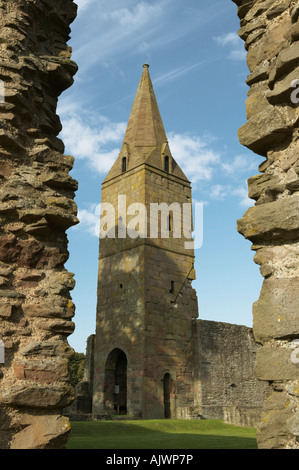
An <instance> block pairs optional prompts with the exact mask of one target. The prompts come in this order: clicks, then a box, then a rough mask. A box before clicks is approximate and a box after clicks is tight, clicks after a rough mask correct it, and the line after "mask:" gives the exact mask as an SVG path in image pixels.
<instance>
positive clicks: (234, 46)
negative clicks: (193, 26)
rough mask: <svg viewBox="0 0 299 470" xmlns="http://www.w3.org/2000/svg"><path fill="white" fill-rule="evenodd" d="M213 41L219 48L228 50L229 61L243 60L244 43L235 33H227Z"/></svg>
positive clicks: (244, 54)
mask: <svg viewBox="0 0 299 470" xmlns="http://www.w3.org/2000/svg"><path fill="white" fill-rule="evenodd" d="M214 40H215V41H216V42H217V43H218V44H219V45H220V46H221V47H227V48H229V49H230V51H229V54H228V58H229V59H230V60H245V59H246V50H245V48H244V42H243V41H242V39H241V38H240V37H239V36H238V35H237V33H227V34H223V35H221V36H217V37H215V38H214Z"/></svg>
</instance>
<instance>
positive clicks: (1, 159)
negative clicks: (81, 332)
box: [0, 0, 78, 449]
mask: <svg viewBox="0 0 299 470" xmlns="http://www.w3.org/2000/svg"><path fill="white" fill-rule="evenodd" d="M76 11H77V7H76V5H75V4H74V3H73V1H72V0H63V1H61V0H0V38H1V40H0V79H1V80H2V81H3V82H4V90H5V102H1V103H0V322H1V323H0V339H1V345H3V344H4V347H5V358H4V359H5V361H4V363H1V364H0V433H1V438H0V447H1V448H19V449H20V448H30V449H31V448H52V447H55V448H61V447H64V445H65V443H66V441H67V438H68V435H69V431H70V426H69V422H68V420H67V419H66V418H64V417H63V416H61V411H62V408H63V407H65V406H67V405H68V404H69V403H70V402H71V401H72V400H73V390H72V388H71V387H70V385H69V372H68V356H69V352H70V347H69V345H68V342H67V336H68V335H69V334H70V333H72V332H73V330H74V323H73V322H72V317H73V315H74V305H73V303H72V301H71V296H70V290H71V289H73V287H74V280H73V275H72V274H71V273H69V272H67V270H66V269H65V268H64V264H65V262H66V261H67V259H68V256H69V254H68V250H67V237H66V234H65V231H66V229H68V228H69V227H70V226H72V225H74V224H76V223H78V219H77V217H76V211H77V208H76V204H75V203H74V200H73V199H74V193H75V191H76V189H77V182H76V181H74V180H73V179H72V178H71V177H70V175H69V171H70V170H71V168H72V166H73V158H72V157H70V156H67V155H63V153H64V145H63V143H62V141H61V140H59V139H58V138H57V135H58V134H59V132H60V131H61V124H60V120H59V117H58V116H57V115H56V107H57V100H58V96H59V95H60V94H61V92H62V91H63V90H65V89H66V88H68V87H69V86H70V85H72V83H73V79H72V77H73V75H74V74H75V73H76V71H77V66H76V64H75V63H74V62H72V61H71V60H70V57H71V50H70V48H69V47H68V46H67V41H68V40H69V33H70V28H69V24H70V23H71V22H72V21H73V20H74V18H75V16H76ZM1 101H3V100H1Z"/></svg>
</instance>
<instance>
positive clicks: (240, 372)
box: [194, 320, 268, 427]
mask: <svg viewBox="0 0 299 470" xmlns="http://www.w3.org/2000/svg"><path fill="white" fill-rule="evenodd" d="M194 347H195V349H196V350H195V360H194V378H195V382H197V383H198V391H197V393H198V398H199V397H200V407H201V412H200V414H201V416H202V417H203V418H206V419H222V420H224V421H225V422H227V423H230V424H234V425H237V426H248V427H256V426H257V425H258V424H259V421H260V418H261V411H262V406H263V403H264V400H265V398H266V396H267V390H268V384H267V383H266V382H262V381H259V380H257V378H256V377H255V373H254V363H255V358H256V353H257V350H258V348H259V346H257V345H256V343H255V340H254V337H253V334H252V329H251V328H248V327H246V326H242V325H232V324H229V323H222V322H214V321H207V320H197V321H196V341H195V342H194Z"/></svg>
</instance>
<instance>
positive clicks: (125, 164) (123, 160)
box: [122, 157, 127, 173]
mask: <svg viewBox="0 0 299 470" xmlns="http://www.w3.org/2000/svg"><path fill="white" fill-rule="evenodd" d="M125 171H127V158H126V157H123V159H122V172H123V173H124V172H125Z"/></svg>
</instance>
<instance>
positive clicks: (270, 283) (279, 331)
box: [253, 277, 299, 343]
mask: <svg viewBox="0 0 299 470" xmlns="http://www.w3.org/2000/svg"><path fill="white" fill-rule="evenodd" d="M298 298H299V279H298V278H289V279H288V278H286V279H283V278H273V277H272V278H271V279H266V280H265V281H264V283H263V287H262V290H261V295H260V298H259V300H258V301H257V302H256V303H255V304H254V305H253V319H254V323H253V331H254V336H255V338H256V340H257V341H259V342H262V343H264V342H265V341H269V340H271V339H277V338H286V337H290V336H292V335H293V336H294V337H295V336H297V335H298V336H299V321H298Z"/></svg>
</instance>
